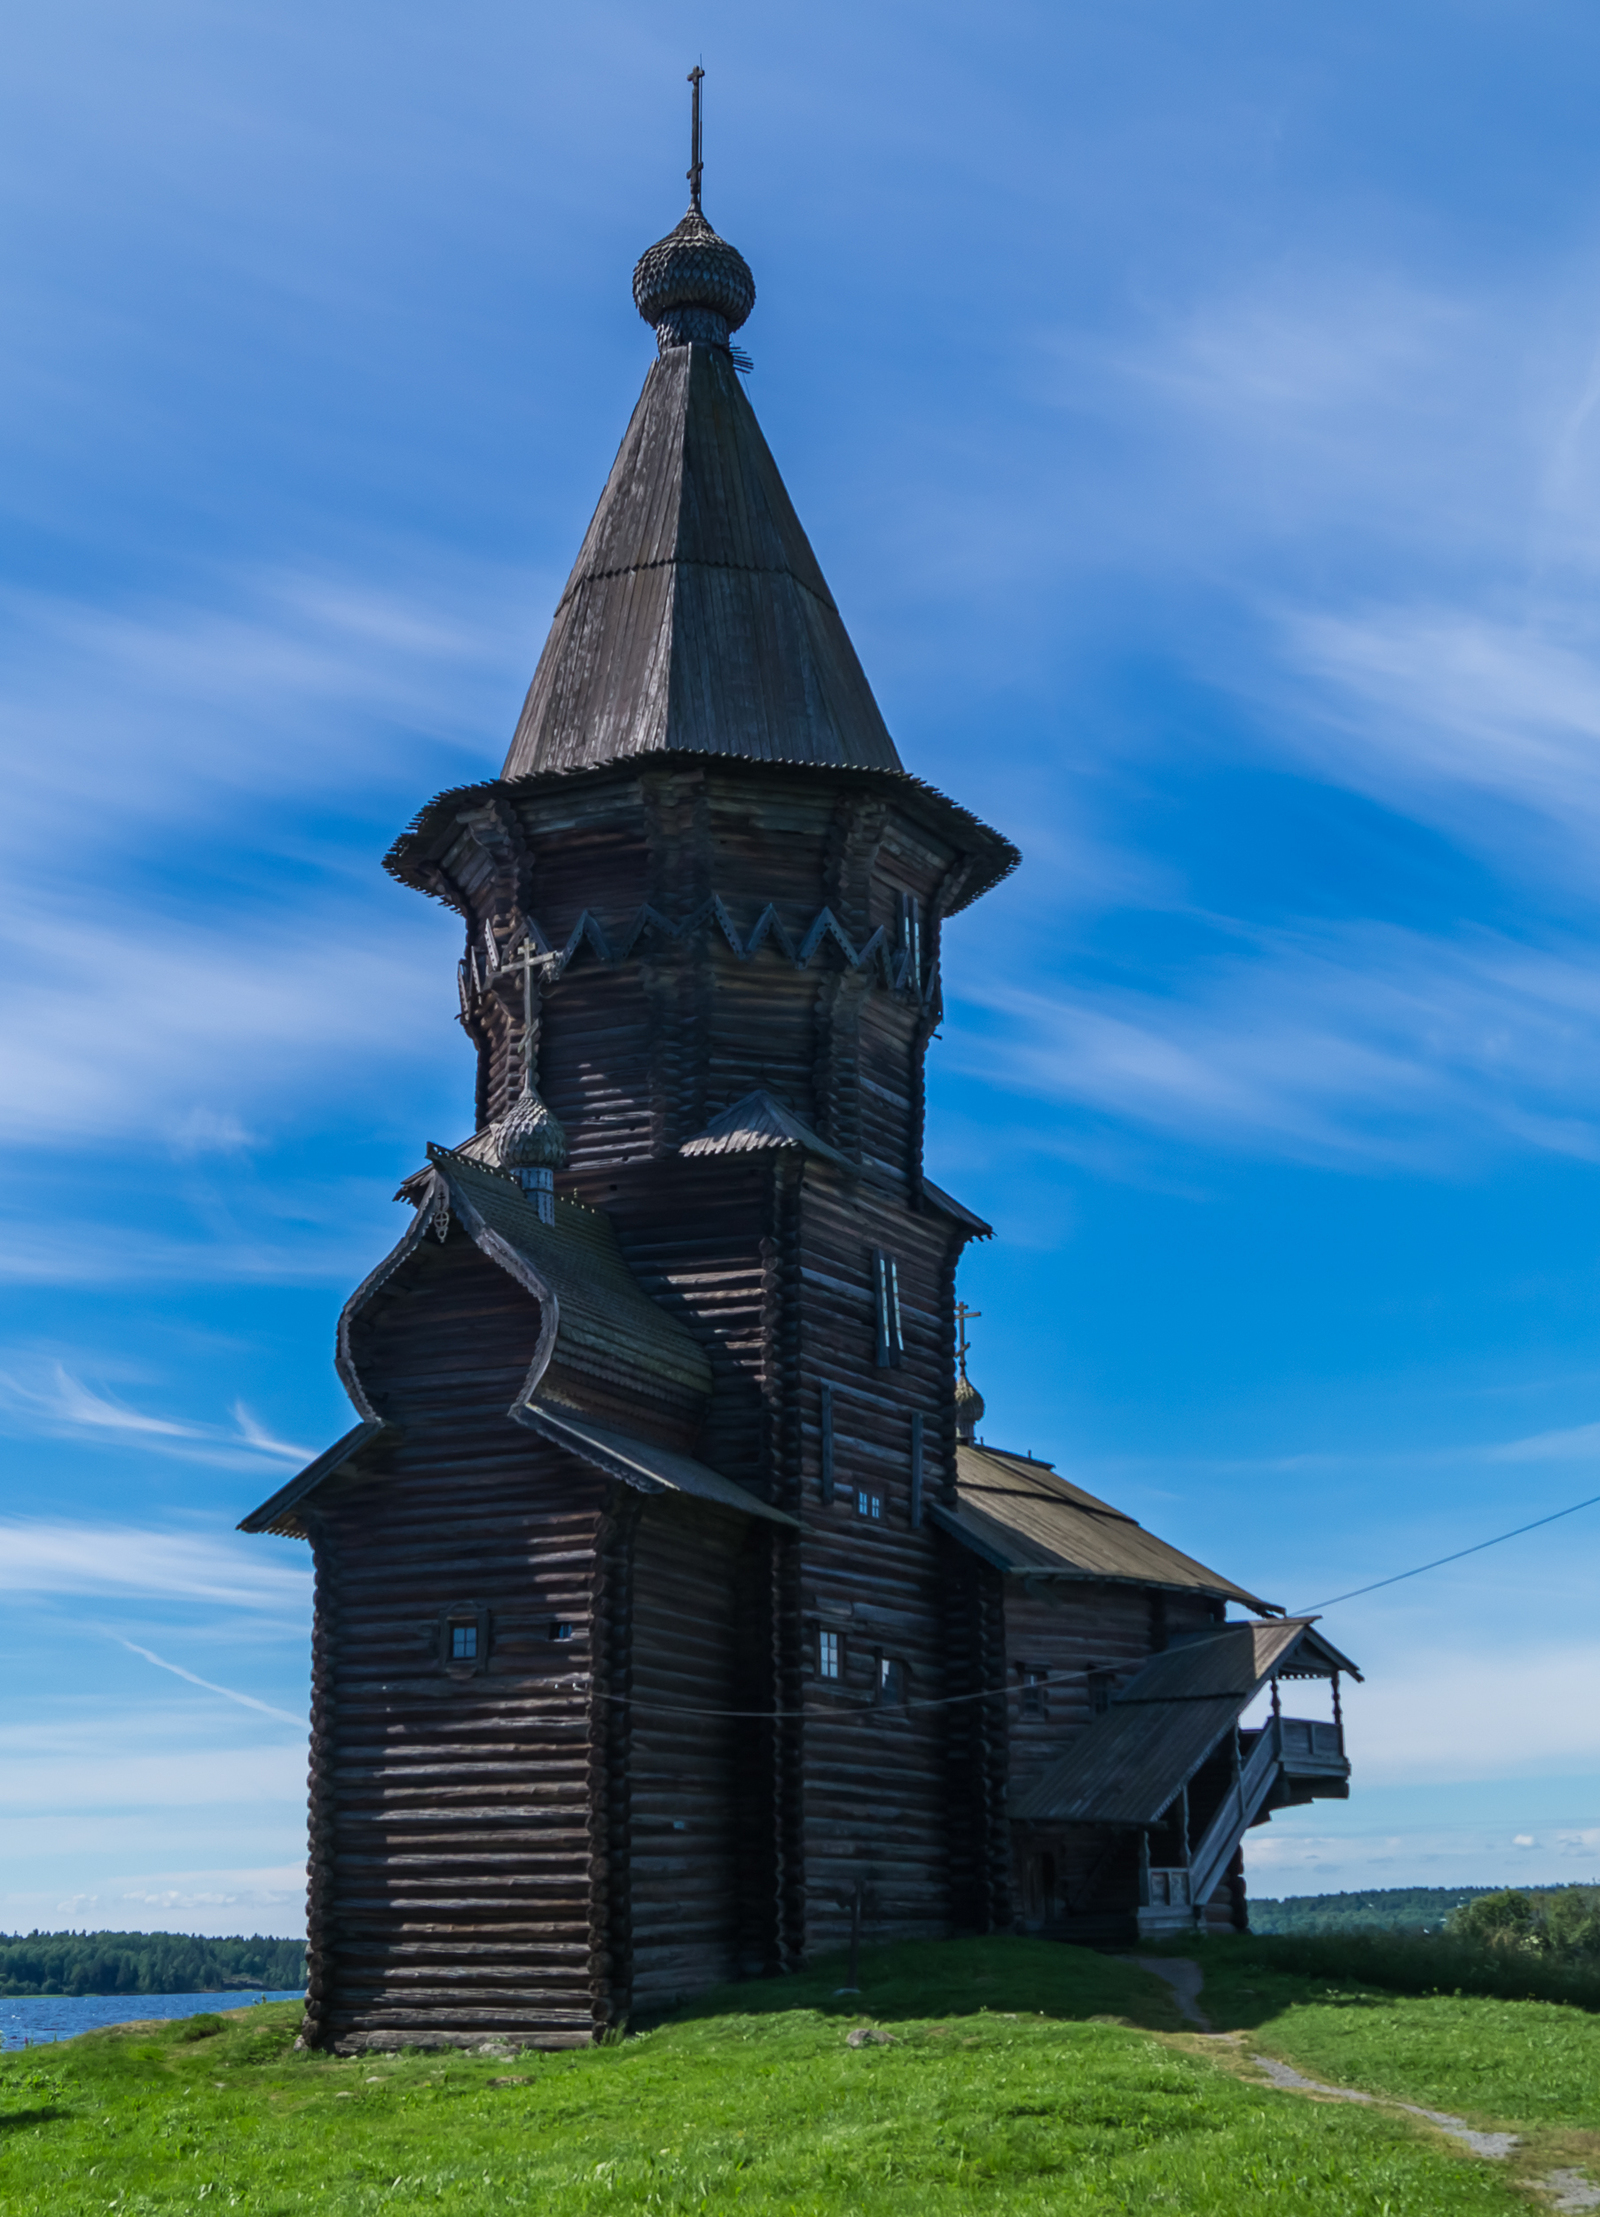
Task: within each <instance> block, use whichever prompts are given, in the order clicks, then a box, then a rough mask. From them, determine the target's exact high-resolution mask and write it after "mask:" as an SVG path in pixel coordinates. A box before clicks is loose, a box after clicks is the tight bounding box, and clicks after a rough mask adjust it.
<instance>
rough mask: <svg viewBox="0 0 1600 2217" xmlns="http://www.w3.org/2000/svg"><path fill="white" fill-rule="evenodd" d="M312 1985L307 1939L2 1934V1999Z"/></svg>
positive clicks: (174, 1934)
mask: <svg viewBox="0 0 1600 2217" xmlns="http://www.w3.org/2000/svg"><path fill="white" fill-rule="evenodd" d="M305 1982H306V1948H305V1942H304V1941H303V1940H263V1939H262V1938H261V1937H260V1936H259V1935H257V1937H255V1938H254V1939H250V1940H246V1939H244V1938H242V1937H240V1938H237V1939H232V1940H200V1939H195V1938H194V1937H193V1936H192V1935H191V1934H189V1933H183V1932H29V1933H26V1934H24V1933H17V1934H14V1935H7V1934H4V1933H0V1997H3V1996H7V1995H14V1994H221V1993H229V1992H232V1993H240V1992H243V1991H244V1990H245V1989H246V1988H248V1987H251V1986H256V1987H266V1988H268V1989H275V1990H276V1991H277V1992H279V1993H287V1992H288V1991H289V1990H290V1989H291V1988H293V1987H296V1986H304V1984H305Z"/></svg>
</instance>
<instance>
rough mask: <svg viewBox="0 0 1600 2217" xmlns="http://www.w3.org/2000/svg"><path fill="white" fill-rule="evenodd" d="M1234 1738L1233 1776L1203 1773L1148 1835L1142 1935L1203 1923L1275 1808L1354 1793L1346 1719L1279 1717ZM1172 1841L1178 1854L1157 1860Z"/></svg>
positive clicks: (1141, 1868) (1141, 1869)
mask: <svg viewBox="0 0 1600 2217" xmlns="http://www.w3.org/2000/svg"><path fill="white" fill-rule="evenodd" d="M1233 1743H1234V1744H1233V1747H1232V1749H1230V1750H1229V1751H1228V1753H1229V1754H1230V1755H1231V1756H1232V1761H1231V1762H1230V1763H1229V1765H1228V1768H1229V1770H1230V1771H1231V1773H1232V1775H1231V1777H1228V1778H1226V1779H1224V1780H1221V1781H1219V1780H1217V1779H1216V1778H1215V1777H1213V1778H1212V1779H1211V1780H1209V1781H1208V1780H1207V1779H1206V1777H1205V1773H1204V1772H1202V1773H1201V1775H1200V1776H1199V1777H1198V1778H1196V1779H1195V1781H1194V1782H1193V1784H1192V1786H1190V1787H1187V1788H1186V1789H1185V1790H1184V1792H1183V1793H1182V1794H1180V1795H1179V1797H1178V1800H1177V1802H1176V1803H1175V1804H1174V1806H1173V1808H1172V1810H1170V1811H1169V1812H1168V1815H1167V1819H1166V1821H1165V1822H1164V1823H1163V1824H1162V1825H1161V1826H1160V1827H1159V1828H1158V1829H1156V1830H1154V1831H1147V1832H1145V1833H1144V1834H1142V1835H1141V1853H1140V1860H1139V1919H1138V1921H1139V1934H1140V1937H1141V1938H1153V1937H1155V1936H1156V1935H1158V1934H1161V1933H1168V1932H1185V1931H1188V1930H1190V1929H1191V1928H1192V1927H1193V1926H1194V1925H1195V1924H1196V1923H1198V1922H1199V1920H1200V1919H1201V1917H1202V1916H1203V1915H1204V1913H1205V1906H1206V1903H1207V1902H1208V1901H1209V1900H1210V1899H1211V1897H1212V1895H1213V1894H1214V1893H1215V1892H1216V1890H1217V1888H1218V1886H1219V1885H1220V1884H1221V1883H1222V1880H1223V1878H1224V1876H1225V1875H1226V1873H1227V1870H1228V1866H1229V1864H1230V1863H1231V1862H1232V1861H1233V1858H1234V1854H1235V1852H1236V1851H1237V1849H1238V1847H1239V1845H1240V1843H1241V1841H1242V1840H1243V1838H1244V1836H1245V1834H1246V1832H1247V1831H1248V1830H1249V1829H1250V1827H1251V1826H1252V1825H1254V1824H1261V1823H1264V1822H1265V1820H1266V1819H1267V1817H1269V1816H1270V1815H1271V1813H1272V1811H1273V1810H1274V1809H1282V1808H1288V1807H1291V1806H1293V1805H1295V1804H1297V1803H1299V1802H1304V1801H1312V1800H1317V1799H1322V1798H1333V1799H1337V1800H1343V1799H1344V1798H1345V1796H1346V1795H1347V1794H1348V1793H1349V1790H1350V1783H1349V1782H1350V1763H1349V1759H1348V1757H1347V1756H1346V1754H1345V1749H1344V1724H1343V1721H1342V1719H1338V1718H1336V1719H1334V1720H1333V1721H1332V1722H1325V1721H1323V1720H1322V1719H1319V1718H1311V1717H1285V1716H1278V1715H1274V1716H1272V1717H1269V1718H1268V1720H1267V1722H1266V1723H1265V1724H1264V1725H1262V1726H1261V1727H1260V1729H1259V1730H1256V1731H1248V1732H1236V1733H1235V1734H1234V1735H1233ZM1208 1767H1209V1766H1208ZM1208 1786H1209V1787H1210V1791H1207V1787H1208ZM1173 1846H1176V1848H1177V1850H1178V1853H1177V1855H1176V1856H1173V1857H1171V1859H1170V1860H1157V1856H1158V1855H1159V1853H1160V1850H1161V1848H1163V1847H1165V1848H1167V1850H1168V1854H1169V1856H1171V1849H1172V1847H1173Z"/></svg>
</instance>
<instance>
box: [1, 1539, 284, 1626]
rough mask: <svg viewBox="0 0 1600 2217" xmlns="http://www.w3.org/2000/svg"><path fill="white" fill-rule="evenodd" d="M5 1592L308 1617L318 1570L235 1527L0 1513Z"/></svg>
mask: <svg viewBox="0 0 1600 2217" xmlns="http://www.w3.org/2000/svg"><path fill="white" fill-rule="evenodd" d="M0 1592H5V1593H9V1594H13V1595H20V1594H55V1595H68V1594H73V1595H80V1596H86V1597H87V1596H94V1595H110V1596H117V1597H120V1598H123V1599H133V1598H137V1599H143V1600H161V1599H167V1600H173V1601H204V1602H221V1603H226V1604H228V1605H230V1606H232V1607H235V1608H242V1609H252V1610H267V1611H271V1612H274V1613H276V1614H282V1613H283V1612H284V1611H286V1610H288V1611H292V1612H293V1613H294V1614H295V1616H296V1617H300V1618H303V1616H304V1614H305V1612H306V1610H307V1609H308V1608H309V1606H310V1600H311V1576H310V1572H309V1570H302V1569H301V1568H299V1567H298V1565H296V1564H293V1563H290V1562H286V1561H282V1560H279V1559H277V1558H276V1557H274V1556H271V1555H268V1554H265V1553H263V1552H262V1551H261V1549H260V1548H259V1547H256V1548H250V1547H248V1546H247V1544H246V1543H245V1542H244V1541H243V1540H237V1541H236V1540H234V1538H233V1537H232V1536H231V1535H230V1536H229V1537H228V1538H226V1539H224V1538H222V1537H221V1536H218V1537H216V1538H211V1537H207V1536H204V1535H201V1534H197V1533H194V1532H185V1531H181V1530H171V1529H162V1528H160V1527H156V1526H151V1525H134V1524H105V1523H95V1522H93V1521H91V1520H89V1519H84V1520H83V1521H81V1522H74V1521H67V1520H65V1519H61V1520H53V1519H47V1518H42V1517H41V1518H25V1517H8V1518H5V1519H3V1520H0Z"/></svg>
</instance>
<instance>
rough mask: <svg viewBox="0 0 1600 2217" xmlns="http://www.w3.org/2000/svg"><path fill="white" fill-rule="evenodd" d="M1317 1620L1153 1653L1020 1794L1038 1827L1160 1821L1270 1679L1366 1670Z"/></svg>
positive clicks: (1025, 1813) (1225, 1632)
mask: <svg viewBox="0 0 1600 2217" xmlns="http://www.w3.org/2000/svg"><path fill="white" fill-rule="evenodd" d="M1314 1623H1315V1620H1314V1619H1313V1618H1310V1617H1284V1618H1280V1619H1279V1620H1278V1622H1277V1623H1275V1624H1229V1625H1225V1626H1223V1627H1221V1628H1220V1629H1219V1630H1218V1631H1215V1632H1212V1633H1208V1634H1206V1635H1205V1636H1204V1637H1202V1638H1200V1639H1195V1640H1185V1641H1183V1642H1182V1643H1181V1644H1179V1645H1178V1646H1176V1647H1170V1648H1167V1649H1165V1650H1164V1651H1163V1653H1161V1654H1159V1655H1155V1656H1152V1657H1151V1659H1150V1661H1149V1662H1148V1663H1146V1664H1145V1666H1144V1668H1143V1670H1141V1671H1140V1672H1139V1673H1138V1674H1137V1676H1136V1677H1134V1678H1132V1679H1130V1680H1129V1682H1128V1684H1127V1685H1126V1686H1124V1687H1123V1688H1122V1690H1121V1691H1120V1692H1119V1693H1116V1694H1114V1695H1113V1696H1112V1699H1111V1705H1110V1707H1109V1708H1108V1709H1107V1710H1106V1711H1105V1712H1104V1714H1103V1715H1101V1716H1098V1717H1096V1718H1094V1720H1093V1721H1092V1722H1091V1723H1090V1724H1089V1725H1088V1727H1087V1728H1086V1729H1085V1730H1084V1731H1083V1732H1081V1733H1080V1734H1079V1736H1078V1737H1077V1739H1076V1740H1074V1741H1073V1743H1072V1746H1071V1747H1070V1748H1069V1749H1068V1750H1067V1752H1066V1754H1065V1755H1064V1756H1062V1758H1061V1760H1060V1761H1059V1762H1058V1763H1055V1764H1052V1766H1051V1767H1050V1769H1049V1770H1047V1771H1046V1772H1045V1774H1044V1776H1043V1777H1042V1778H1040V1779H1038V1780H1037V1781H1036V1782H1035V1783H1034V1784H1033V1785H1031V1786H1028V1787H1027V1788H1025V1789H1024V1790H1023V1791H1022V1792H1021V1793H1019V1794H1016V1795H1015V1796H1013V1798H1012V1800H1011V1802H1010V1805H1009V1807H1010V1814H1011V1815H1012V1816H1013V1817H1015V1818H1022V1819H1025V1820H1027V1821H1029V1822H1032V1823H1034V1824H1114V1825H1146V1824H1155V1823H1156V1822H1157V1821H1158V1820H1159V1818H1160V1816H1161V1813H1162V1811H1163V1810H1164V1809H1166V1808H1168V1807H1169V1806H1170V1804H1171V1802H1172V1800H1173V1797H1174V1796H1175V1795H1176V1794H1177V1793H1179V1792H1180V1791H1181V1789H1182V1788H1183V1787H1184V1786H1185V1785H1187V1784H1188V1782H1189V1780H1190V1779H1191V1778H1192V1777H1193V1776H1194V1774H1195V1772H1196V1771H1197V1770H1198V1769H1199V1768H1200V1765H1201V1764H1202V1763H1203V1762H1204V1761H1205V1759H1206V1757H1207V1756H1208V1755H1209V1754H1210V1753H1211V1751H1212V1749H1213V1748H1215V1747H1216V1746H1217V1745H1218V1744H1219V1743H1220V1741H1221V1740H1222V1737H1223V1735H1224V1734H1225V1733H1227V1732H1230V1731H1231V1730H1232V1729H1233V1726H1234V1725H1235V1723H1236V1722H1237V1721H1238V1719H1239V1717H1240V1716H1241V1715H1242V1714H1243V1713H1244V1711H1245V1709H1247V1708H1248V1707H1249V1705H1250V1703H1251V1701H1253V1700H1254V1698H1255V1696H1256V1695H1257V1693H1259V1692H1260V1690H1261V1688H1262V1687H1263V1686H1264V1685H1265V1684H1266V1682H1267V1680H1268V1679H1269V1678H1272V1677H1275V1676H1277V1677H1290V1678H1294V1677H1300V1678H1306V1677H1326V1676H1328V1675H1330V1674H1331V1672H1333V1671H1334V1670H1342V1671H1347V1672H1349V1674H1350V1675H1351V1676H1352V1677H1354V1678H1359V1677H1360V1676H1361V1673H1360V1672H1359V1671H1358V1670H1357V1669H1356V1667H1355V1665H1354V1664H1353V1663H1352V1662H1351V1661H1350V1660H1349V1658H1348V1656H1344V1655H1341V1654H1340V1653H1339V1651H1338V1650H1337V1648H1333V1647H1330V1646H1329V1645H1328V1643H1327V1641H1326V1640H1324V1639H1323V1637H1322V1635H1321V1634H1320V1633H1319V1632H1317V1631H1316V1630H1315V1629H1314Z"/></svg>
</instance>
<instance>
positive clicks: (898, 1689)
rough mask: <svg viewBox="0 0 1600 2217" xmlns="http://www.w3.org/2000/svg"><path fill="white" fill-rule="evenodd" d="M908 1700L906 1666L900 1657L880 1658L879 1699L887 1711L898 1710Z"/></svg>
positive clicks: (882, 1656) (885, 1656)
mask: <svg viewBox="0 0 1600 2217" xmlns="http://www.w3.org/2000/svg"><path fill="white" fill-rule="evenodd" d="M905 1698H906V1666H905V1664H904V1663H902V1662H901V1660H900V1658H899V1656H898V1655H880V1656H879V1657H878V1699H879V1701H880V1702H881V1703H882V1705H883V1707H884V1708H886V1709H897V1708H899V1706H900V1705H901V1703H902V1702H903V1701H904V1700H905Z"/></svg>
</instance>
